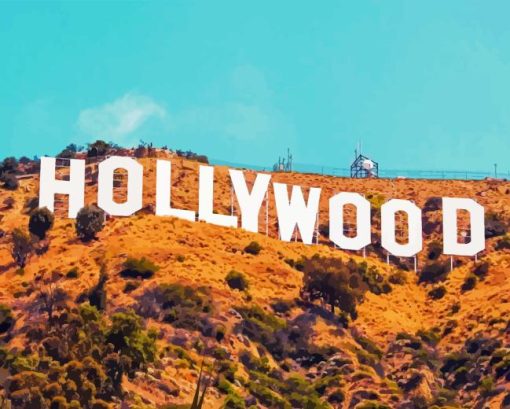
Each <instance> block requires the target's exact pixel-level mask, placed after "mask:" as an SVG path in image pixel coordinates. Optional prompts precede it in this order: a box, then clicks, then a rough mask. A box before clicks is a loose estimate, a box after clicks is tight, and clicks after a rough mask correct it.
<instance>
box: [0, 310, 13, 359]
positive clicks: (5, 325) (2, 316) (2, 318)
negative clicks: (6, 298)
mask: <svg viewBox="0 0 510 409" xmlns="http://www.w3.org/2000/svg"><path fill="white" fill-rule="evenodd" d="M13 326H14V317H13V316H12V311H11V309H10V308H9V307H8V306H7V305H5V304H0V334H5V333H6V332H7V331H9V330H10V329H11V328H12V327H13ZM1 366H2V365H0V367H1Z"/></svg>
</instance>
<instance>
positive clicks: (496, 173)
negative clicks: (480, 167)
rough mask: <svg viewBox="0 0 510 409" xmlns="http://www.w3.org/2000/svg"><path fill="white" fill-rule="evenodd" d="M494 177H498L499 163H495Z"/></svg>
mask: <svg viewBox="0 0 510 409" xmlns="http://www.w3.org/2000/svg"><path fill="white" fill-rule="evenodd" d="M494 177H495V178H496V179H497V178H498V164H497V163H495V164H494Z"/></svg>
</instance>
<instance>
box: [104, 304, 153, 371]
mask: <svg viewBox="0 0 510 409" xmlns="http://www.w3.org/2000/svg"><path fill="white" fill-rule="evenodd" d="M111 321H112V323H111V326H110V328H109V329H108V330H107V332H106V342H107V343H110V344H112V345H113V348H114V351H116V352H118V353H120V354H122V355H123V356H126V357H128V358H129V359H130V369H137V368H140V367H141V366H143V365H144V364H147V363H149V362H153V361H154V360H155V358H156V352H157V351H156V335H155V334H154V333H153V332H151V331H146V330H144V329H143V327H142V320H141V319H140V317H139V316H138V315H136V314H135V313H134V312H133V311H128V312H119V313H115V314H113V315H112V317H111Z"/></svg>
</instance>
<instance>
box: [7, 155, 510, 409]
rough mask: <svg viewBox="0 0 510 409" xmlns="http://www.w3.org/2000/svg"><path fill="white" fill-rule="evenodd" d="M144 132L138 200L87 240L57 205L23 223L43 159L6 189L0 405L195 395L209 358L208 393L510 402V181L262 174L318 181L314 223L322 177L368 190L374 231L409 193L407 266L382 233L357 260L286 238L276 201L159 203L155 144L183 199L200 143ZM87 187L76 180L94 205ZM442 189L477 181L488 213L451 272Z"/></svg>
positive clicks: (233, 399) (227, 400)
mask: <svg viewBox="0 0 510 409" xmlns="http://www.w3.org/2000/svg"><path fill="white" fill-rule="evenodd" d="M99 148H101V147H100V146H99ZM139 149H141V148H139ZM144 149H145V151H143V152H140V151H139V152H138V153H137V155H136V156H139V157H140V159H139V160H140V161H141V162H142V163H143V165H144V169H145V173H146V175H145V186H144V189H145V198H144V200H145V202H144V206H145V207H144V209H143V210H142V211H140V212H139V213H138V214H136V215H134V216H132V217H129V218H110V219H108V220H107V221H106V223H105V224H104V226H102V229H101V228H97V229H96V228H95V229H94V232H95V233H94V235H95V238H91V237H89V236H90V235H88V236H87V240H82V239H83V237H82V239H80V237H78V235H77V228H76V226H75V222H74V221H72V220H69V219H66V218H64V217H62V215H61V214H59V212H58V211H57V214H56V215H55V218H54V220H51V222H50V220H48V216H47V214H46V213H45V212H41V211H39V212H37V213H36V215H37V218H36V216H34V220H33V221H32V223H31V225H32V228H31V229H30V230H31V231H34V230H35V231H36V232H37V234H33V233H32V234H30V233H29V225H30V217H31V214H33V213H34V209H35V208H36V207H37V205H36V204H35V205H34V203H36V202H35V198H36V197H37V192H38V177H37V173H36V172H35V173H34V174H33V175H28V176H25V175H24V176H23V177H21V178H19V186H18V187H16V188H12V189H11V187H12V180H10V179H9V184H8V186H7V187H6V188H2V189H0V206H3V208H1V209H0V229H1V231H0V236H1V238H0V367H1V368H0V385H1V388H0V390H1V395H0V396H1V397H0V405H1V404H2V403H1V402H2V401H1V399H6V400H9V401H10V404H11V405H12V406H13V407H19V408H25V407H26V408H29V407H30V408H50V407H51V408H79V407H84V408H94V409H99V408H107V407H111V408H114V407H115V408H117V407H121V403H122V402H123V404H124V405H125V406H122V407H123V408H140V409H142V408H143V409H149V408H167V409H170V408H186V407H188V408H189V405H190V404H191V402H192V400H193V395H194V392H195V388H196V383H197V378H198V375H199V371H200V366H201V364H202V362H205V372H204V373H206V374H207V377H209V378H210V381H211V384H212V386H211V388H209V389H208V391H207V394H206V398H205V403H204V406H203V407H204V408H212V409H213V408H223V407H226V408H234V409H235V408H250V407H251V408H264V407H267V408H285V409H286V408H289V409H290V408H308V409H311V408H358V409H360V408H431V407H438V408H441V407H442V408H447V407H458V408H483V407H490V408H500V407H506V406H508V405H510V394H509V392H508V390H509V388H510V325H509V318H508V317H509V312H510V299H509V298H510V296H509V294H510V292H509V290H510V249H509V248H510V244H509V243H510V239H509V238H508V236H506V234H507V231H508V220H509V219H510V184H509V183H507V182H503V181H478V182H469V181H419V180H352V179H346V178H345V179H344V178H332V177H326V176H319V175H305V174H274V175H273V180H276V181H279V182H283V183H289V184H297V185H301V186H315V187H321V188H322V189H323V195H322V200H321V223H325V222H326V220H325V218H326V216H325V215H326V214H327V198H328V197H329V196H330V195H332V194H333V193H335V192H339V191H355V192H360V193H363V194H365V195H367V196H368V197H370V198H371V201H372V203H373V207H374V214H373V221H374V223H373V225H374V236H375V237H376V238H377V236H378V231H377V230H378V217H379V216H378V211H377V210H378V207H380V204H381V202H383V201H384V200H385V199H386V198H391V197H397V198H408V199H412V200H414V201H415V202H416V203H417V204H418V205H419V206H420V207H421V208H422V209H424V226H425V238H426V248H425V249H424V251H423V252H422V254H420V257H419V260H418V266H419V274H415V273H414V271H412V265H413V264H412V260H405V259H402V260H395V259H393V258H392V260H391V265H389V266H388V265H387V264H386V262H385V254H384V253H383V252H381V250H380V249H379V248H378V246H377V245H374V246H373V247H371V248H369V249H368V251H367V257H366V259H364V258H363V257H362V255H361V254H357V253H348V252H343V251H340V250H337V249H334V248H333V247H331V246H329V245H328V242H327V239H326V237H325V236H321V241H320V244H319V245H311V246H305V245H303V244H301V243H299V242H292V243H283V242H281V241H279V240H277V239H276V218H275V209H274V207H273V206H272V205H271V206H270V209H269V220H270V226H269V236H267V237H266V235H265V234H253V233H248V232H245V231H243V230H241V229H230V228H221V227H216V226H212V225H208V224H205V223H201V222H196V223H190V222H187V221H183V220H179V219H175V218H161V217H156V216H154V214H153V213H154V212H153V203H154V194H155V191H154V190H155V175H154V172H155V160H154V159H153V158H147V157H145V156H146V155H147V154H151V155H157V156H164V157H169V158H171V159H172V161H173V175H172V179H173V182H174V190H173V192H172V199H173V201H174V205H175V206H176V207H182V208H188V209H196V208H197V197H198V192H197V187H198V183H197V179H198V164H199V162H198V161H197V160H200V161H201V162H203V161H205V160H206V159H204V158H203V157H195V156H193V155H189V154H185V153H181V155H180V156H179V157H178V156H177V155H175V154H173V153H169V152H163V151H153V152H152V153H151V152H150V149H148V148H147V147H144ZM131 153H132V152H131ZM68 154H70V155H74V153H73V152H72V149H71V151H70V152H68ZM128 154H130V153H129V152H128ZM132 156H134V155H132ZM197 158H198V159H197ZM30 166H35V165H30V163H29V165H27V166H26V169H25V167H24V166H21V165H20V167H19V168H18V173H31V171H30ZM11 167H12V166H11ZM89 171H90V174H91V177H92V178H93V177H94V172H95V168H94V166H93V165H90V166H89ZM7 173H11V172H10V171H9V172H7ZM247 173H248V177H247V179H248V180H253V177H254V173H253V172H251V171H248V172H247ZM215 177H216V185H215V200H216V204H215V205H216V211H218V212H225V213H226V212H229V211H230V186H229V182H228V174H227V169H226V168H223V167H218V168H216V174H215ZM95 195H96V191H95V184H94V183H91V184H89V185H87V192H86V198H87V203H88V204H93V203H94V202H95ZM441 196H452V197H455V196H457V197H472V198H475V199H476V200H477V201H478V202H479V203H481V204H482V205H483V206H485V207H486V211H487V212H488V223H487V230H488V231H487V236H488V237H490V238H489V239H488V241H487V251H486V252H485V253H484V254H481V255H480V257H479V260H478V262H475V261H474V260H473V259H469V258H458V259H456V260H455V264H454V267H455V268H454V270H453V271H451V272H450V264H449V259H446V258H444V256H441V255H440V254H441V251H440V247H439V250H438V246H440V242H439V240H440V237H441V236H440V228H441V227H440V226H441V225H440V221H441V218H440V209H439V207H438V201H437V199H434V198H437V197H441ZM2 203H3V205H2ZM264 220H265V218H264V215H263V214H261V217H260V223H261V227H260V230H261V231H264V228H265V224H264V223H265V222H264ZM16 229H19V232H18V233H14V236H13V232H15V231H17V230H16ZM46 230H47V231H46ZM324 230H325V227H324V226H322V228H321V231H322V232H323V233H325V231H324ZM16 235H18V236H19V237H18V238H17V240H19V243H18V250H19V249H21V250H19V251H24V249H25V247H28V250H27V254H26V257H25V259H24V260H23V261H24V262H23V263H20V262H19V261H20V260H19V258H18V259H16V257H14V258H13V254H12V253H13V239H14V238H15V237H16ZM21 258H23V257H21ZM22 264H24V265H22ZM505 405H506V406H505Z"/></svg>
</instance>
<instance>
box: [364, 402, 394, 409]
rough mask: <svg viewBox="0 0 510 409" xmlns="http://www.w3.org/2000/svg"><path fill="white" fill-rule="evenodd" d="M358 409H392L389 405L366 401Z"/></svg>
mask: <svg viewBox="0 0 510 409" xmlns="http://www.w3.org/2000/svg"><path fill="white" fill-rule="evenodd" d="M356 409H391V408H390V407H389V406H388V405H386V404H384V403H381V402H377V401H373V400H366V401H363V402H361V403H360V404H358V405H356Z"/></svg>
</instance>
